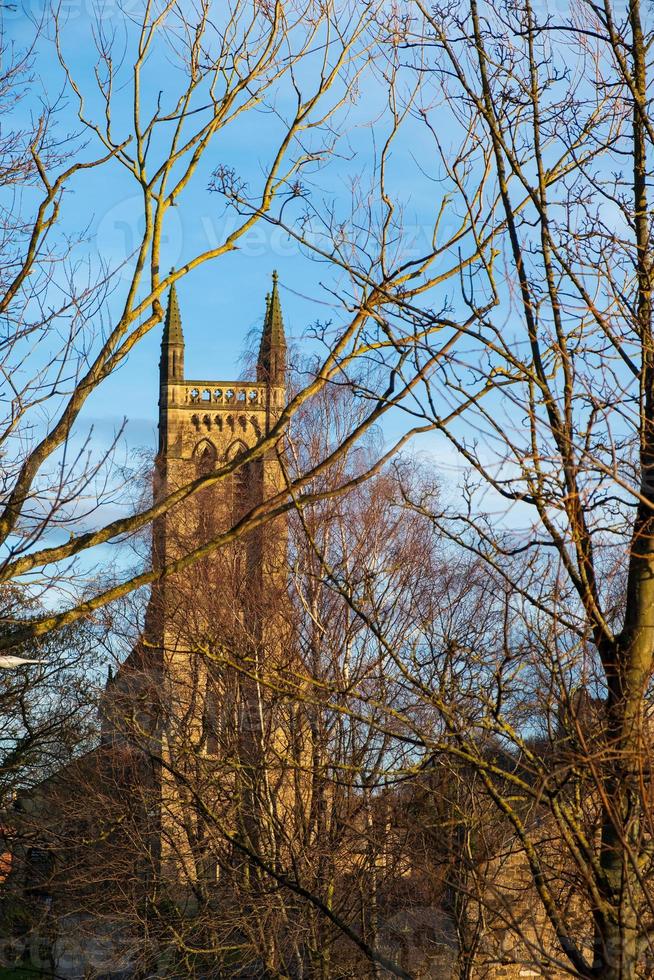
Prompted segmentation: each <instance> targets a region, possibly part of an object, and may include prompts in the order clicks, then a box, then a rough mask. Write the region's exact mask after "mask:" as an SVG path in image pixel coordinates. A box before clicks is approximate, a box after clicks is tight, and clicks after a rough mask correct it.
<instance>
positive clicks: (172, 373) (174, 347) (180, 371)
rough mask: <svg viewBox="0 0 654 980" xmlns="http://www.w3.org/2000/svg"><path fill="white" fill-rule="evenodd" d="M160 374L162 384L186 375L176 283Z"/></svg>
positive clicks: (169, 297)
mask: <svg viewBox="0 0 654 980" xmlns="http://www.w3.org/2000/svg"><path fill="white" fill-rule="evenodd" d="M174 271H175V270H174V269H171V270H170V272H171V275H172V273H174ZM159 374H160V378H161V383H162V384H168V383H170V382H171V381H180V380H181V379H182V378H183V377H184V334H183V332H182V317H181V314H180V312H179V302H178V300H177V289H176V287H175V283H173V284H172V286H171V287H170V293H169V296H168V309H167V310H166V319H165V321H164V329H163V337H162V338H161V360H160V362H159Z"/></svg>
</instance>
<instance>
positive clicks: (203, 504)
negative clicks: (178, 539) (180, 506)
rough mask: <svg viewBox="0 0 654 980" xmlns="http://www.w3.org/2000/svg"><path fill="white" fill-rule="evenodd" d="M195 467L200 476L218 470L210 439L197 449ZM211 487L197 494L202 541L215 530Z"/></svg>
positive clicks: (215, 454)
mask: <svg viewBox="0 0 654 980" xmlns="http://www.w3.org/2000/svg"><path fill="white" fill-rule="evenodd" d="M193 455H194V457H195V465H196V468H197V475H198V476H208V475H209V473H213V471H214V470H215V468H216V458H217V453H216V448H215V446H214V445H213V443H211V442H209V440H208V439H203V440H202V441H201V442H199V443H198V444H197V446H196V447H195V453H194V454H193ZM212 504H213V500H212V492H211V487H207V488H206V489H205V490H201V491H200V492H199V493H198V494H197V507H198V533H199V535H200V538H201V539H202V540H206V539H207V538H209V537H211V535H212V533H213V531H214V529H215V523H216V522H215V511H214V507H213V506H212Z"/></svg>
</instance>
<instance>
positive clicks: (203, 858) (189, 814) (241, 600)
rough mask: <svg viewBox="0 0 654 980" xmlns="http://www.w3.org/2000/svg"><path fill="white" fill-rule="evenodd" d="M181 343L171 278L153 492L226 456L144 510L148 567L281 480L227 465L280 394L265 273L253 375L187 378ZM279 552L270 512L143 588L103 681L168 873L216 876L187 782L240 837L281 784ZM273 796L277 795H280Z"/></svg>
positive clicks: (250, 442)
mask: <svg viewBox="0 0 654 980" xmlns="http://www.w3.org/2000/svg"><path fill="white" fill-rule="evenodd" d="M184 353H185V342H184V334H183V328H182V316H181V312H180V308H179V302H178V298H177V292H176V289H175V286H174V285H173V286H172V288H171V291H170V296H169V302H168V309H167V312H166V318H165V324H164V331H163V338H162V345H161V359H160V366H159V377H160V388H159V447H158V453H157V458H156V463H155V474H154V497H155V500H158V499H162V498H164V497H166V496H167V495H168V494H170V493H171V492H174V491H175V490H177V489H178V488H180V487H183V486H186V485H188V484H189V483H191V482H192V481H193V480H195V479H197V478H198V477H201V476H206V475H209V474H211V473H214V472H217V473H219V474H220V470H221V468H224V467H225V466H226V465H227V466H229V464H234V465H233V466H232V467H231V469H230V471H229V472H228V474H227V475H224V476H223V475H221V476H219V478H218V479H217V481H216V482H215V483H213V484H212V485H210V486H208V487H206V488H203V489H201V490H199V491H197V492H195V493H194V494H192V495H191V496H189V497H186V498H185V499H184V500H183V501H182V502H181V503H179V504H177V505H176V506H175V507H173V508H172V509H170V510H169V511H167V512H166V513H165V514H164V515H162V516H160V517H159V518H157V519H156V521H155V523H154V526H153V543H152V556H153V564H154V567H155V569H157V568H160V569H163V568H165V567H169V566H170V564H171V563H172V562H174V561H175V560H177V559H179V558H182V557H184V556H185V555H188V554H190V553H191V552H193V551H194V550H196V549H198V548H201V547H202V546H203V545H206V544H207V543H209V542H211V541H212V540H213V539H214V538H216V536H218V535H220V534H221V533H223V532H225V531H226V530H228V529H230V528H232V527H234V526H236V525H238V522H239V521H240V520H241V519H242V518H243V516H244V515H245V514H247V513H248V512H249V511H250V510H251V509H252V508H253V507H256V506H258V505H259V504H261V503H262V502H264V501H265V500H266V499H268V498H269V497H271V496H273V495H274V494H275V493H277V492H278V491H279V490H280V489H282V487H283V474H282V465H281V460H280V456H279V454H278V451H277V449H276V448H273V449H270V450H267V451H266V452H265V453H263V454H262V455H261V456H259V457H257V458H256V459H254V460H252V461H250V462H248V463H245V464H241V465H238V460H239V457H240V456H241V455H242V454H243V453H245V452H246V451H247V450H249V449H251V448H253V447H255V446H256V445H257V443H258V442H259V441H260V439H261V438H262V437H264V436H265V435H268V434H269V432H270V431H271V429H272V427H273V426H274V424H275V422H276V421H277V420H278V418H279V415H280V413H281V411H282V409H283V407H284V405H285V402H286V387H285V379H286V340H285V336H284V324H283V318H282V311H281V305H280V299H279V290H278V282H277V274H276V273H273V285H272V292H271V293H270V294H269V295H268V296H267V297H266V310H265V318H264V324H263V331H262V336H261V341H260V346H259V353H258V359H257V367H256V380H252V381H234V380H231V381H230V380H225V379H220V380H215V379H212V380H209V379H207V378H202V379H188V378H186V377H185V373H184ZM285 562H286V527H285V522H284V520H283V518H282V519H280V518H277V519H276V520H274V521H271V522H269V523H267V524H265V525H264V526H263V527H262V529H261V530H258V531H253V532H250V533H249V534H245V535H241V536H239V537H237V538H236V539H235V540H234V541H231V542H229V543H228V544H227V545H224V546H221V547H220V548H218V549H216V550H213V551H211V552H210V553H208V554H207V555H206V556H204V557H201V558H199V560H197V561H195V562H194V563H193V564H191V565H190V566H188V567H186V568H185V569H184V570H183V571H179V572H174V573H173V574H168V575H165V576H163V577H162V578H161V579H159V580H158V581H157V582H156V583H155V584H154V586H153V588H152V592H151V598H150V602H149V605H148V609H147V613H146V622H145V629H144V635H143V637H142V639H141V640H140V642H139V643H138V644H137V646H136V647H135V649H134V650H133V652H132V654H131V655H130V656H129V657H128V659H127V661H126V662H125V664H124V665H123V667H122V668H121V669H120V671H119V672H118V674H117V676H116V677H115V678H112V680H111V681H110V683H109V685H108V690H107V695H106V697H105V706H104V709H103V715H104V731H105V740H108V739H111V740H113V741H118V742H120V741H123V742H126V741H127V742H130V743H132V744H136V745H139V744H141V745H142V746H143V747H144V748H145V749H146V753H145V755H146V756H147V755H150V756H151V757H153V758H154V759H156V760H158V762H157V763H156V764H155V767H154V770H153V773H154V775H153V778H152V792H153V793H154V797H155V799H154V801H153V802H154V804H155V805H156V808H157V809H158V812H159V820H160V828H159V833H158V836H159V839H160V844H159V851H160V857H159V864H160V867H161V868H162V870H163V872H164V873H168V874H170V875H172V876H174V877H179V875H180V874H182V875H184V876H186V877H187V878H188V880H189V881H197V880H198V879H199V878H201V877H202V876H203V875H204V876H207V875H208V876H209V877H211V876H212V875H214V871H213V870H212V869H213V868H215V865H216V856H215V854H214V855H213V857H209V858H208V857H207V851H208V848H207V833H206V828H204V829H203V827H202V821H201V820H200V819H199V818H198V817H197V813H196V808H195V807H194V806H193V794H194V792H195V789H194V787H195V785H196V784H199V783H201V782H202V781H203V780H204V785H205V786H209V787H210V789H209V790H208V792H209V793H210V795H211V794H213V795H212V797H211V799H210V801H209V802H210V805H211V806H212V807H216V808H217V809H218V810H219V811H220V813H221V814H222V816H221V819H224V820H227V821H228V823H229V825H230V826H232V827H233V828H237V827H239V826H240V831H239V832H241V833H244V834H249V835H250V836H252V835H253V834H255V833H256V834H259V830H257V829H256V828H255V824H256V823H257V822H258V821H257V819H255V812H256V811H257V807H258V804H257V803H255V800H258V799H259V798H260V797H261V795H262V794H261V783H262V781H263V782H264V783H265V784H266V792H267V793H268V794H269V793H270V787H271V786H274V785H276V790H275V792H277V790H279V787H280V785H281V781H283V776H282V775H281V774H280V775H279V776H277V775H276V774H275V772H274V768H275V767H274V765H272V764H271V762H270V758H272V757H273V756H274V758H276V759H277V760H279V759H281V758H283V754H284V752H285V751H287V748H288V746H287V742H288V734H287V733H288V725H287V724H286V721H285V719H284V718H283V717H281V716H280V715H279V714H278V713H277V711H276V708H275V706H274V704H273V701H274V699H273V698H271V696H270V694H269V692H268V691H267V690H266V683H265V675H266V671H269V670H270V667H271V665H272V664H273V663H275V664H279V662H280V659H283V657H284V656H285V645H284V633H285V619H286V618H287V616H286V610H287V607H288V586H287V582H286V573H285ZM269 757H270V758H269ZM203 792H204V790H203ZM277 795H278V796H279V799H280V800H281V798H282V796H283V793H278V794H277ZM150 809H154V807H153V806H151V807H150ZM257 846H261V845H260V842H259V841H257ZM207 868H208V870H207Z"/></svg>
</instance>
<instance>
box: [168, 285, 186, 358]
mask: <svg viewBox="0 0 654 980" xmlns="http://www.w3.org/2000/svg"><path fill="white" fill-rule="evenodd" d="M163 342H164V344H183V343H184V334H183V332H182V317H181V314H180V312H179V301H178V299H177V288H176V286H175V283H173V284H172V286H171V287H170V293H169V296H168V309H167V310H166V320H165V323H164V333H163Z"/></svg>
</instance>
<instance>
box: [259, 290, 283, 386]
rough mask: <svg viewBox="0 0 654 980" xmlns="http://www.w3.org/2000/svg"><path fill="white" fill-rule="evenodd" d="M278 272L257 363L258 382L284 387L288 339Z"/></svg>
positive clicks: (264, 322)
mask: <svg viewBox="0 0 654 980" xmlns="http://www.w3.org/2000/svg"><path fill="white" fill-rule="evenodd" d="M278 279H279V277H278V275H277V272H273V274H272V282H273V287H272V293H269V294H268V295H267V296H266V316H265V319H264V321H263V333H262V335H261V345H260V347H259V360H258V362H257V380H259V381H269V382H270V383H271V384H277V385H283V384H284V382H285V379H286V337H285V335H284V318H283V316H282V306H281V303H280V300H279V289H278V286H277V284H278Z"/></svg>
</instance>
